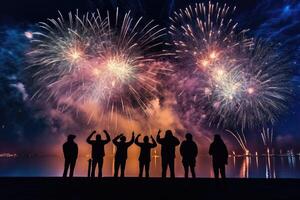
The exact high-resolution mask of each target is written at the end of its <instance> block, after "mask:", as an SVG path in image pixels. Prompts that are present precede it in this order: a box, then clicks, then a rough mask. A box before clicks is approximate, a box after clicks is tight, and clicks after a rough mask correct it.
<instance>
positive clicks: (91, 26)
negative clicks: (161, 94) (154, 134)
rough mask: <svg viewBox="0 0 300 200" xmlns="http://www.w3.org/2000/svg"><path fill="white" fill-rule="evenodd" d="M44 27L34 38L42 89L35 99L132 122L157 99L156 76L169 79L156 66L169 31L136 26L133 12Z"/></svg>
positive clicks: (73, 18)
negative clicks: (92, 108) (86, 107)
mask: <svg viewBox="0 0 300 200" xmlns="http://www.w3.org/2000/svg"><path fill="white" fill-rule="evenodd" d="M59 15H60V16H59V18H57V19H49V22H48V23H45V22H41V23H40V24H39V25H40V28H41V31H40V32H35V33H33V36H34V39H33V40H32V43H33V49H32V50H31V51H30V52H29V53H28V56H29V61H30V63H31V65H30V67H29V70H31V71H32V73H33V77H34V79H35V80H36V82H37V84H38V89H37V92H36V93H35V94H34V96H33V97H34V98H37V99H39V98H46V99H54V100H55V101H56V102H57V103H58V104H59V103H60V101H61V100H62V99H64V100H66V99H67V100H68V101H70V102H77V103H87V102H94V103H96V104H98V105H99V106H100V109H102V110H103V111H108V112H110V113H111V114H113V113H114V112H118V113H121V114H125V115H126V116H128V117H130V115H131V114H130V112H131V110H132V109H134V108H139V109H141V110H142V111H144V112H145V113H146V110H147V108H148V106H149V102H150V101H151V100H152V99H154V98H156V97H157V94H158V91H157V85H158V84H159V82H158V81H157V80H156V79H157V77H156V76H157V74H159V73H166V71H165V70H163V67H162V66H160V65H157V64H156V65H155V64H154V65H155V67H153V63H155V62H157V60H156V59H158V58H159V57H160V56H161V53H160V52H158V51H157V50H156V49H157V47H159V46H160V45H161V44H162V42H161V41H160V39H161V37H162V36H163V35H164V34H165V33H164V29H163V28H160V27H159V26H158V25H156V24H154V22H153V21H150V22H147V23H145V22H144V21H143V19H142V18H139V19H138V20H136V21H135V20H134V19H133V18H132V17H131V16H130V12H128V13H126V14H125V15H124V16H123V17H120V15H119V11H118V9H117V12H116V13H115V17H114V18H112V17H110V14H109V12H108V13H107V15H106V16H105V17H102V16H101V14H100V12H99V11H97V12H96V13H86V14H85V15H82V16H80V15H79V14H78V11H77V12H76V13H75V14H72V13H69V15H68V19H64V17H63V15H62V14H61V13H59Z"/></svg>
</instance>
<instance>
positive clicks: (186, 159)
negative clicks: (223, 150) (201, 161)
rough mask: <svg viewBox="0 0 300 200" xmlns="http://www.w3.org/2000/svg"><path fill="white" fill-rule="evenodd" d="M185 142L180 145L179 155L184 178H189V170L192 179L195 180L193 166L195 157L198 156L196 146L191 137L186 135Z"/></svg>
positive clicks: (188, 134)
mask: <svg viewBox="0 0 300 200" xmlns="http://www.w3.org/2000/svg"><path fill="white" fill-rule="evenodd" d="M185 138H186V140H185V141H183V142H182V143H181V145H180V154H181V156H182V164H183V167H184V176H185V178H188V177H189V168H190V169H191V173H192V177H193V178H196V174H195V165H196V157H197V155H198V147H197V144H196V143H195V142H194V141H193V135H192V134H190V133H187V134H186V135H185Z"/></svg>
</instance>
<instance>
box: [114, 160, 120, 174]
mask: <svg viewBox="0 0 300 200" xmlns="http://www.w3.org/2000/svg"><path fill="white" fill-rule="evenodd" d="M119 168H120V161H119V160H115V173H114V177H118V172H119Z"/></svg>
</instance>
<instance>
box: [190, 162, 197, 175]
mask: <svg viewBox="0 0 300 200" xmlns="http://www.w3.org/2000/svg"><path fill="white" fill-rule="evenodd" d="M190 168H191V173H192V177H193V178H196V173H195V166H192V165H191V166H190Z"/></svg>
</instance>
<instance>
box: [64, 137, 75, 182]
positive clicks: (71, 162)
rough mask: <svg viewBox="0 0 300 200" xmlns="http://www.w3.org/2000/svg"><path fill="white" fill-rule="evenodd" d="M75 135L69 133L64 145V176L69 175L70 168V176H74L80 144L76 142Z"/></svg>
mask: <svg viewBox="0 0 300 200" xmlns="http://www.w3.org/2000/svg"><path fill="white" fill-rule="evenodd" d="M75 137H76V136H75V135H68V139H67V142H65V143H64V145H63V152H64V157H65V167H64V174H63V177H67V173H68V169H69V168H70V174H69V176H70V177H73V174H74V168H75V164H76V160H77V156H78V146H77V144H76V143H75V142H74V139H75Z"/></svg>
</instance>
